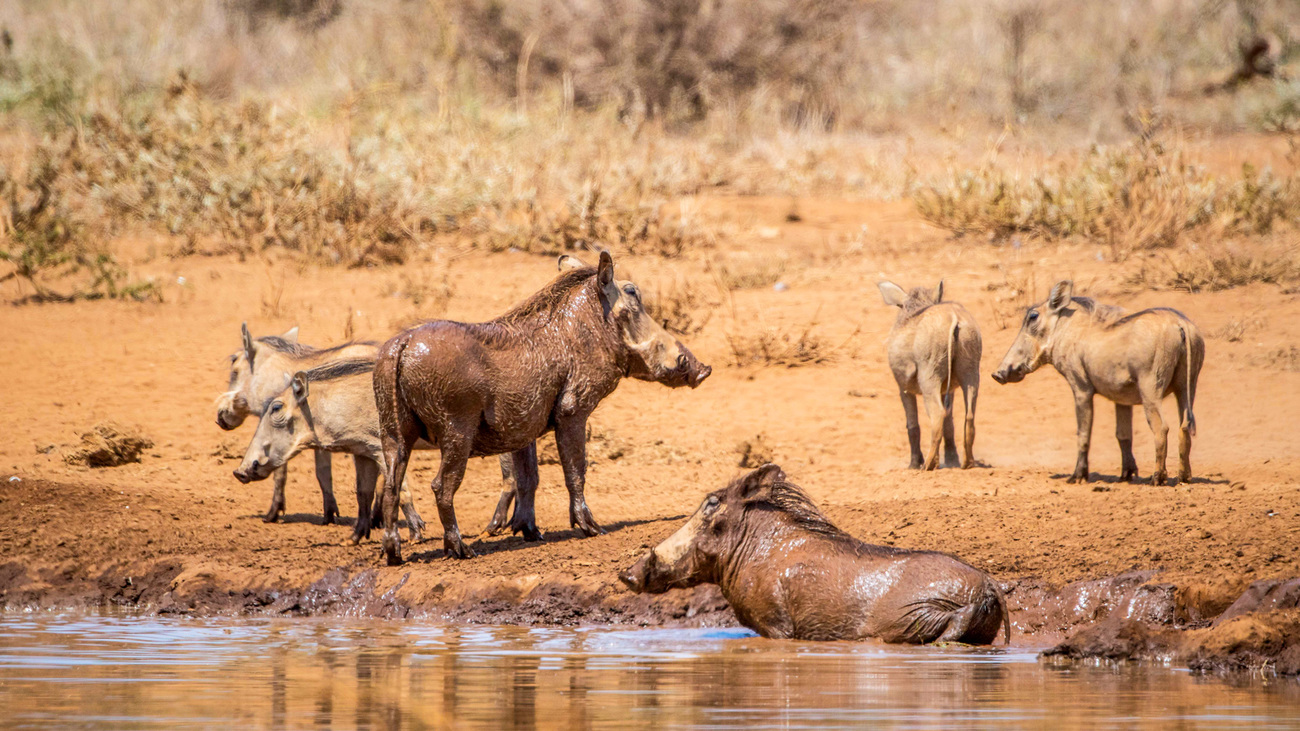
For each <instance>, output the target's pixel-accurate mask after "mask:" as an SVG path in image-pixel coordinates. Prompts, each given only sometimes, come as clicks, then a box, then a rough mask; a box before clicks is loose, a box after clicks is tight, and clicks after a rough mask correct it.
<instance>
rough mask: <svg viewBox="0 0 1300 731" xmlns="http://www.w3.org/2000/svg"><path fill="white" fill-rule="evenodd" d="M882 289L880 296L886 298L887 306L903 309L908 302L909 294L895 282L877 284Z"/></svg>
mask: <svg viewBox="0 0 1300 731" xmlns="http://www.w3.org/2000/svg"><path fill="white" fill-rule="evenodd" d="M876 286H877V287H879V288H880V296H881V297H884V298H885V304H887V305H890V306H893V307H902V306H903V303H904V302H906V301H907V293H906V292H904V291H903V288H902V287H900V286H898V285H897V284H894V283H893V282H879V283H877V284H876Z"/></svg>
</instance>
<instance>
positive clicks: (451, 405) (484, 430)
mask: <svg viewBox="0 0 1300 731" xmlns="http://www.w3.org/2000/svg"><path fill="white" fill-rule="evenodd" d="M710 372H711V369H710V368H709V367H708V366H706V365H702V364H700V362H699V361H698V360H696V359H695V356H694V355H692V354H691V352H690V351H689V350H687V349H686V346H684V345H682V344H681V343H680V342H678V341H677V340H676V339H675V338H673V337H672V336H671V335H669V334H668V333H667V332H666V331H665V330H664V329H663V328H662V327H660V326H659V325H658V323H656V322H655V321H654V320H653V319H652V318H651V317H650V315H649V314H647V313H646V309H645V305H644V304H643V303H642V300H641V292H640V290H638V289H637V288H636V286H635V285H634V284H632V283H631V282H626V281H619V280H616V279H615V278H614V261H613V259H611V258H610V255H609V253H608V252H602V253H601V255H600V265H599V267H597V268H592V267H582V268H579V269H571V270H569V271H565V272H563V273H561V274H560V275H559V276H558V277H557V278H556V279H555V281H553V282H552V283H551V284H549V285H548V286H546V287H545V288H543V289H542V290H541V291H540V292H538V293H536V294H534V295H533V296H532V297H530V298H528V299H527V300H525V301H524V302H523V303H521V304H519V305H518V306H516V307H515V308H514V309H512V310H511V311H509V312H507V313H506V314H504V315H502V316H501V317H499V318H497V319H496V320H492V321H490V322H485V323H478V324H465V323H459V322H449V321H434V322H429V323H426V324H423V325H420V326H418V327H415V328H412V329H410V330H407V331H406V332H403V333H401V334H400V335H398V336H396V337H394V338H393V339H391V340H389V341H388V342H387V343H385V344H384V345H383V347H381V348H380V349H379V360H378V362H377V363H376V364H375V398H376V400H377V401H378V406H379V422H380V426H381V429H382V435H383V445H384V458H385V460H386V462H387V465H388V472H387V475H386V478H387V479H386V481H385V485H384V550H385V552H386V554H387V557H388V562H389V563H390V564H398V563H401V560H402V559H401V552H400V545H399V539H398V535H397V527H396V526H397V494H396V492H395V491H394V490H393V489H392V488H393V486H394V485H400V484H401V483H402V478H403V476H404V475H405V473H406V462H407V459H408V458H409V456H410V452H411V447H412V446H413V445H414V444H415V442H416V440H417V439H420V438H423V439H426V440H428V441H430V442H432V443H433V444H435V445H437V447H438V448H439V449H440V450H441V453H442V461H441V464H440V465H439V468H438V474H437V476H436V477H435V478H434V480H433V492H434V495H435V496H436V498H437V502H438V517H439V518H441V519H442V527H443V547H444V549H445V552H446V555H448V556H456V557H459V558H467V557H469V556H472V555H473V554H472V552H471V551H470V549H469V547H468V546H466V545H465V542H464V541H463V540H462V539H461V536H460V529H459V527H458V526H457V525H456V513H455V510H454V508H453V499H454V498H455V495H456V490H457V488H459V487H460V483H461V479H462V478H463V477H464V474H465V464H466V462H467V461H468V459H469V458H470V457H474V456H483V455H491V454H505V453H510V454H511V455H512V459H513V460H514V467H515V470H514V474H515V478H516V480H517V488H516V497H515V500H516V505H515V512H514V516H513V517H512V519H511V522H510V527H511V528H512V529H513V530H515V531H522V532H523V533H524V536H525V537H526V538H529V539H537V538H540V537H541V533H540V531H538V529H537V523H536V517H535V515H534V512H533V499H534V496H535V493H536V491H537V462H536V451H535V449H534V448H533V440H535V439H537V437H539V436H541V435H542V434H543V433H545V432H547V431H549V430H554V431H555V442H556V446H557V447H558V448H559V453H560V463H561V465H562V467H563V469H564V482H565V486H566V487H567V488H568V491H569V521H570V523H571V524H572V525H575V526H577V527H578V529H579V530H581V531H582V532H583V533H585V534H586V535H589V536H590V535H596V534H597V533H600V532H601V530H600V527H599V526H598V525H597V524H596V521H595V519H594V518H593V517H592V515H591V510H590V509H589V508H588V507H587V501H586V498H585V497H584V495H583V488H584V484H585V480H586V473H587V445H586V431H587V418H588V417H589V416H590V415H591V413H592V411H594V410H595V408H596V406H597V404H599V403H600V401H601V399H603V398H605V397H606V396H608V395H609V394H611V393H613V391H614V389H615V388H616V387H617V386H618V384H619V381H620V380H622V379H623V378H627V377H630V378H638V379H641V380H647V381H656V382H658V383H662V384H664V385H667V386H672V387H677V386H690V387H692V388H694V387H696V386H698V385H700V383H701V382H703V381H704V379H705V378H707V377H708V376H709V373H710Z"/></svg>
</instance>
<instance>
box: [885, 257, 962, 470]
mask: <svg viewBox="0 0 1300 731" xmlns="http://www.w3.org/2000/svg"><path fill="white" fill-rule="evenodd" d="M878 286H879V287H880V294H881V296H882V297H884V298H885V304H887V305H893V306H894V307H897V308H898V319H896V320H895V321H894V327H893V328H892V329H891V330H890V331H889V337H888V338H887V339H886V341H885V344H886V347H887V349H888V352H889V368H890V370H892V371H893V372H894V380H895V381H897V382H898V395H899V398H901V399H902V400H903V413H904V414H906V416H907V441H908V443H909V444H910V445H911V448H912V459H911V462H910V463H909V466H910V467H911V468H912V469H917V468H920V467H921V466H922V461H921V459H922V456H921V420H920V418H919V417H918V415H917V411H916V397H917V395H918V394H919V395H920V396H921V397H922V398H923V399H925V415H926V418H928V419H929V421H930V456H929V458H928V459H926V460H925V462H924V466H925V469H927V470H932V469H934V468H935V467H937V466H938V465H939V442H940V439H941V438H942V441H943V443H944V457H943V462H944V466H945V467H956V466H957V448H956V444H955V442H956V435H955V434H954V429H953V423H952V396H953V392H954V391H956V390H957V387H958V386H961V393H962V398H963V400H964V401H965V403H966V429H965V434H964V440H963V442H964V446H965V457H964V460H963V461H962V464H961V466H962V467H965V468H969V467H972V466H974V464H975V453H974V450H975V403H976V401H977V400H978V399H979V390H980V355H981V353H982V350H983V344H982V341H981V340H980V330H979V326H978V325H976V324H975V318H974V317H972V316H971V314H970V312H967V311H966V308H965V307H962V306H961V304H959V303H957V302H945V301H944V299H943V282H939V286H938V287H935V288H934V290H929V289H925V288H923V287H917V288H915V289H913V290H912V291H911V292H910V293H908V292H904V291H903V288H902V287H899V286H898V285H897V284H894V283H893V282H881V283H880V284H879V285H878Z"/></svg>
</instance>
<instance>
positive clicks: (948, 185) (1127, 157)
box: [912, 138, 1300, 258]
mask: <svg viewBox="0 0 1300 731" xmlns="http://www.w3.org/2000/svg"><path fill="white" fill-rule="evenodd" d="M912 197H913V200H914V201H915V203H916V207H917V210H918V211H919V212H920V214H921V215H922V216H923V217H924V218H925V219H926V220H928V221H930V222H931V223H933V224H935V225H937V226H940V227H943V228H946V229H949V230H951V231H952V232H954V233H955V234H957V235H962V234H966V233H977V234H985V235H988V236H989V237H990V238H992V239H1005V238H1007V237H1009V236H1010V235H1012V234H1015V233H1025V234H1029V235H1033V236H1039V237H1042V238H1044V239H1049V240H1053V239H1064V238H1069V237H1074V236H1080V237H1084V238H1088V239H1092V240H1094V241H1098V242H1101V243H1105V244H1107V245H1108V247H1109V248H1110V250H1111V252H1112V254H1113V255H1114V256H1115V258H1123V256H1125V255H1127V254H1128V253H1130V252H1133V251H1141V250H1146V249H1155V248H1168V247H1171V246H1174V245H1175V244H1177V243H1179V242H1180V241H1181V240H1182V237H1183V235H1184V234H1185V233H1187V232H1189V231H1192V230H1195V229H1201V228H1212V229H1213V230H1214V231H1216V232H1218V233H1223V234H1231V233H1248V234H1263V233H1268V232H1269V231H1271V230H1272V229H1273V228H1274V226H1275V225H1277V224H1279V223H1283V222H1290V221H1293V220H1294V219H1295V217H1296V215H1297V211H1300V182H1298V181H1297V180H1296V179H1295V178H1291V177H1288V178H1283V179H1278V178H1276V177H1275V176H1274V175H1273V174H1272V173H1271V172H1270V171H1267V170H1266V171H1262V172H1261V171H1258V170H1256V169H1254V168H1253V167H1250V166H1246V167H1245V168H1244V169H1243V170H1242V174H1241V177H1240V179H1237V180H1232V179H1226V180H1225V179H1219V178H1217V177H1215V176H1212V175H1210V174H1208V173H1207V172H1205V171H1204V170H1203V169H1202V168H1200V167H1199V166H1197V165H1194V164H1192V163H1191V162H1189V160H1188V156H1187V154H1186V152H1185V151H1184V150H1183V149H1182V147H1180V146H1179V145H1177V144H1173V145H1169V146H1167V145H1165V144H1162V143H1161V142H1158V141H1155V140H1153V139H1150V138H1139V139H1138V140H1137V141H1136V142H1134V143H1132V144H1129V145H1125V146H1122V147H1118V148H1110V149H1100V148H1096V149H1094V150H1092V151H1091V152H1089V153H1088V154H1087V155H1085V156H1084V157H1083V158H1082V159H1081V160H1079V161H1077V162H1071V163H1064V164H1060V165H1058V166H1057V168H1056V169H1055V170H1053V171H1051V172H1047V173H1042V174H1037V175H1034V176H1032V177H1030V178H1028V179H1025V178H1022V177H1020V176H1019V175H1016V174H1014V173H1011V172H1008V171H1007V170H1004V169H1002V168H1000V167H997V166H995V165H988V166H985V167H982V168H979V169H975V170H960V171H954V172H953V173H952V174H951V175H950V176H949V177H948V178H946V179H944V180H941V181H938V182H932V183H930V184H928V185H923V186H919V187H918V188H917V189H916V190H915V191H914V192H913V195H912Z"/></svg>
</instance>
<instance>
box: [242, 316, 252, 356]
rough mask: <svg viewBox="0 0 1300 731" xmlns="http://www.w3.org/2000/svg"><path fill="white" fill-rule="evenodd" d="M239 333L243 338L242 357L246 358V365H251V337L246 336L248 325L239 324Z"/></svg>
mask: <svg viewBox="0 0 1300 731" xmlns="http://www.w3.org/2000/svg"><path fill="white" fill-rule="evenodd" d="M239 332H240V334H241V335H243V336H244V355H245V356H247V357H248V364H249V365H252V364H253V336H252V335H249V334H248V323H246V322H244V323H240V325H239Z"/></svg>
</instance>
